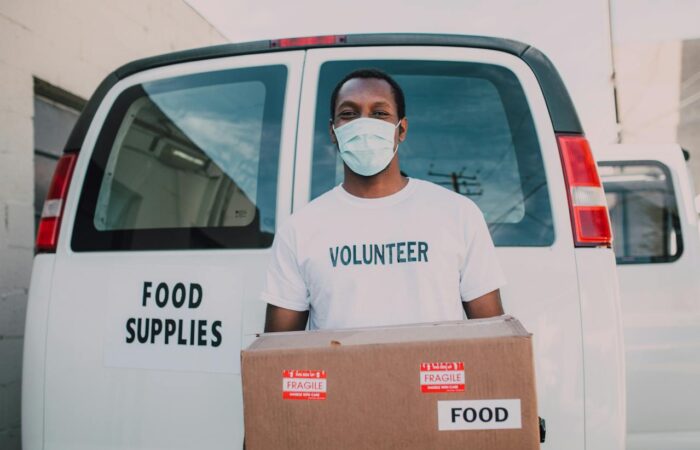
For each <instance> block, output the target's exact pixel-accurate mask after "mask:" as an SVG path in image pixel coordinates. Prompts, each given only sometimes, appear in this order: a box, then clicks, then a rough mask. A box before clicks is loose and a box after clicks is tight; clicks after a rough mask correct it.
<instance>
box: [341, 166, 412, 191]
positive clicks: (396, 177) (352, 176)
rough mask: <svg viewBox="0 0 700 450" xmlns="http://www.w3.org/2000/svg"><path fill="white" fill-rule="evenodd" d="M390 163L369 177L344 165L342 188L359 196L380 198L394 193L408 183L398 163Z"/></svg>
mask: <svg viewBox="0 0 700 450" xmlns="http://www.w3.org/2000/svg"><path fill="white" fill-rule="evenodd" d="M392 166H393V163H392V165H390V166H389V167H387V169H386V170H384V171H382V172H380V173H378V174H377V175H374V176H371V177H363V176H360V175H357V174H356V173H354V172H352V171H351V170H350V169H348V167H347V166H346V167H345V180H344V181H343V188H344V189H345V190H346V191H347V192H348V193H349V194H351V195H354V196H355V197H360V198H381V197H387V196H389V195H392V194H395V193H397V192H399V191H400V190H401V189H403V188H404V187H405V186H406V184H408V178H406V177H404V176H403V175H401V172H400V171H399V168H398V165H397V166H396V167H392Z"/></svg>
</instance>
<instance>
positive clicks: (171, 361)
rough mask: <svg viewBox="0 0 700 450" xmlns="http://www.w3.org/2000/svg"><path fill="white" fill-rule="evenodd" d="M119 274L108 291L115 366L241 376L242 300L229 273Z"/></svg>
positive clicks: (108, 345)
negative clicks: (238, 374) (238, 296)
mask: <svg viewBox="0 0 700 450" xmlns="http://www.w3.org/2000/svg"><path fill="white" fill-rule="evenodd" d="M192 269H193V268H192V267H190V266H187V267H179V266H168V267H162V268H160V267H148V268H145V267H142V268H122V269H121V270H120V269H115V270H114V271H113V272H112V276H111V277H110V286H109V290H108V291H107V296H108V302H109V305H108V313H107V314H106V315H105V319H104V320H105V322H106V323H105V326H104V329H105V333H106V334H105V336H104V363H105V365H106V366H110V367H124V368H136V369H158V370H181V371H196V372H221V373H240V360H239V358H237V357H236V355H238V353H239V352H240V345H241V336H240V330H239V327H240V315H241V310H240V303H241V301H240V299H238V298H237V297H236V289H235V284H234V283H232V276H231V273H230V271H226V270H225V269H223V268H217V267H207V268H206V271H201V272H200V271H197V273H193V270H192Z"/></svg>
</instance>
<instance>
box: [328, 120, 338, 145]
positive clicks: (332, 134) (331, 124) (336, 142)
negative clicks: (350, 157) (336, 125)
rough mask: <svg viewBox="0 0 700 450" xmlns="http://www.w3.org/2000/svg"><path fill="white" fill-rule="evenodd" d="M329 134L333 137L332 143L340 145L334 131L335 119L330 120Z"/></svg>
mask: <svg viewBox="0 0 700 450" xmlns="http://www.w3.org/2000/svg"><path fill="white" fill-rule="evenodd" d="M328 133H329V134H330V135H331V142H333V143H334V144H335V145H338V139H337V138H336V137H335V131H333V119H329V120H328Z"/></svg>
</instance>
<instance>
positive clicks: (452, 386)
mask: <svg viewBox="0 0 700 450" xmlns="http://www.w3.org/2000/svg"><path fill="white" fill-rule="evenodd" d="M420 390H421V392H424V393H438V392H464V363H463V362H437V363H421V365H420Z"/></svg>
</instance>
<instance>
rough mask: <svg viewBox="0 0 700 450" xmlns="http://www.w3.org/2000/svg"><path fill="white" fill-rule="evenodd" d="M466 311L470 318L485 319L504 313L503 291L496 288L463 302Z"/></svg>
mask: <svg viewBox="0 0 700 450" xmlns="http://www.w3.org/2000/svg"><path fill="white" fill-rule="evenodd" d="M462 306H463V307H464V312H465V313H467V317H468V318H470V319H483V318H485V317H495V316H501V315H503V305H501V291H500V289H496V290H495V291H491V292H489V293H488V294H484V295H482V296H481V297H477V298H475V299H474V300H472V301H469V302H462Z"/></svg>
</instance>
